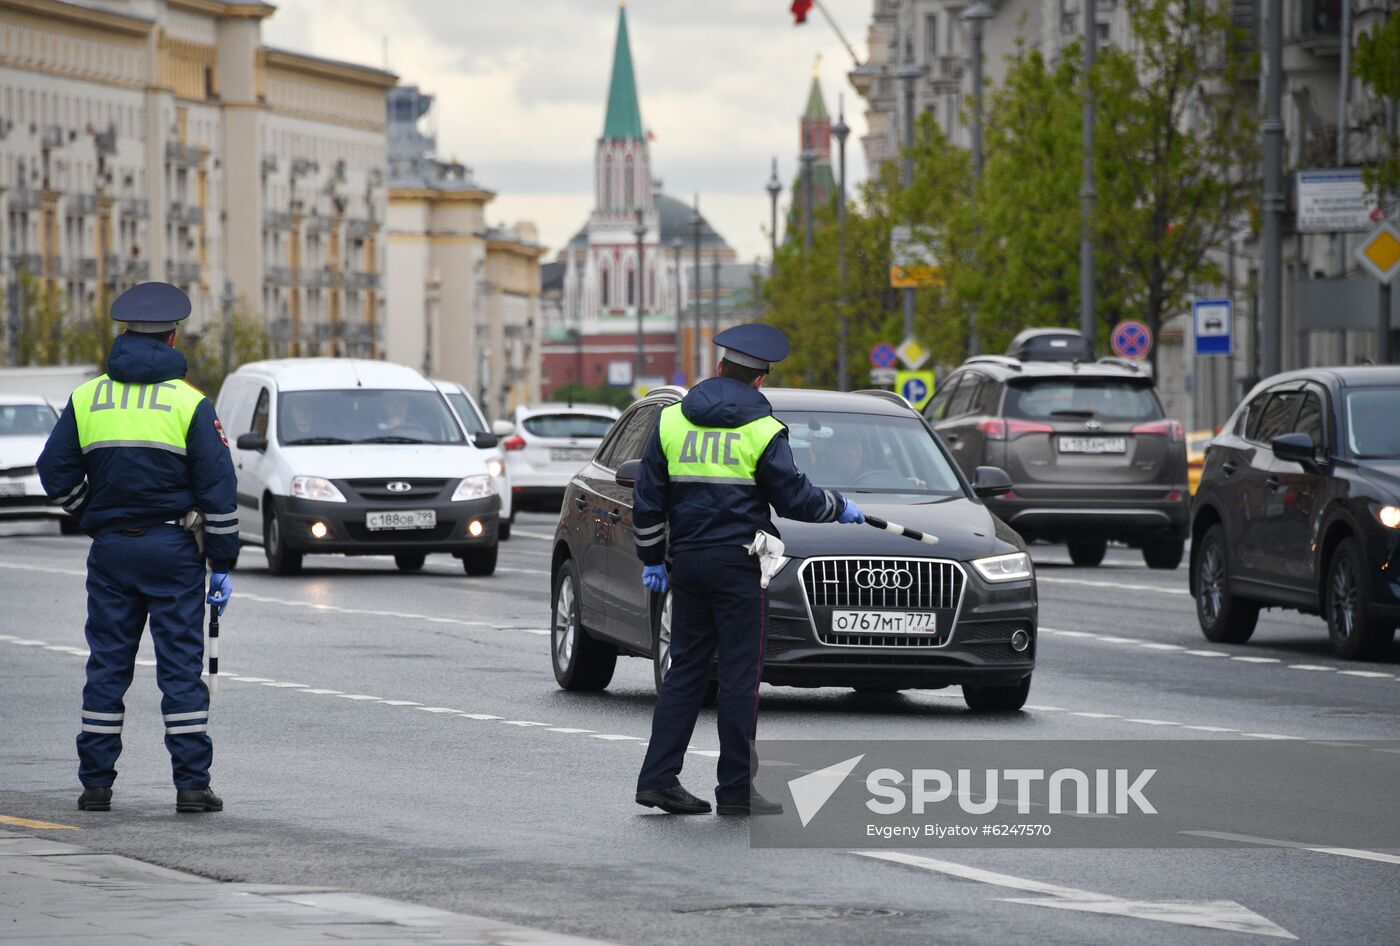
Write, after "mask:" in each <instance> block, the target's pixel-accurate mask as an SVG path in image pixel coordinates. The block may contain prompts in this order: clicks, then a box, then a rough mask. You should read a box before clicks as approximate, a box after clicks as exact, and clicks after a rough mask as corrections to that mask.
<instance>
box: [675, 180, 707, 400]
mask: <svg viewBox="0 0 1400 946" xmlns="http://www.w3.org/2000/svg"><path fill="white" fill-rule="evenodd" d="M703 223H704V220H703V219H702V218H701V216H700V195H699V194H696V195H695V210H694V212H693V213H691V215H690V232H691V234H692V235H693V236H694V238H695V283H694V285H692V286H691V289H690V291H691V297H692V299H693V300H694V308H695V376H694V377H693V378H692V379H691V383H692V384H694V383H695V382H697V381H699V380H700V227H701V224H703ZM678 318H679V316H678Z"/></svg>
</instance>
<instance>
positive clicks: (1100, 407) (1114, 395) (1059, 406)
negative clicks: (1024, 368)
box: [1006, 378, 1162, 420]
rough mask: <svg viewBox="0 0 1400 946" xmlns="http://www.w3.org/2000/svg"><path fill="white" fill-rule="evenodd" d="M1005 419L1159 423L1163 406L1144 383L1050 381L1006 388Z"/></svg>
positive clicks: (1081, 379)
mask: <svg viewBox="0 0 1400 946" xmlns="http://www.w3.org/2000/svg"><path fill="white" fill-rule="evenodd" d="M1006 416H1007V417H1017V418H1021V419H1024V420H1056V419H1058V418H1064V417H1093V418H1095V419H1097V420H1158V419H1160V418H1161V417H1162V406H1161V405H1160V404H1158V403H1157V399H1156V398H1155V397H1153V396H1152V388H1150V387H1149V386H1147V385H1145V384H1135V383H1133V382H1131V381H1119V380H1116V379H1113V378H1047V379H1045V380H1043V381H1030V382H1022V383H1018V384H1010V385H1007V388H1006Z"/></svg>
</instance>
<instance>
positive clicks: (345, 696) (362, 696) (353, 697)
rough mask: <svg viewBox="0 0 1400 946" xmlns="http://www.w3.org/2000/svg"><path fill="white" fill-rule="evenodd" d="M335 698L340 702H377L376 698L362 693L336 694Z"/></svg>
mask: <svg viewBox="0 0 1400 946" xmlns="http://www.w3.org/2000/svg"><path fill="white" fill-rule="evenodd" d="M336 696H337V697H338V698H340V699H342V700H375V701H376V702H377V701H378V700H379V697H377V696H368V695H366V694H364V693H337V694H336Z"/></svg>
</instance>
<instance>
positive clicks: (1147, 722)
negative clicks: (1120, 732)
mask: <svg viewBox="0 0 1400 946" xmlns="http://www.w3.org/2000/svg"><path fill="white" fill-rule="evenodd" d="M1126 721H1127V722H1130V723H1142V724H1143V725H1145V726H1180V725H1181V724H1180V723H1174V722H1172V721H1170V720H1166V719H1133V718H1132V717H1127V718H1126Z"/></svg>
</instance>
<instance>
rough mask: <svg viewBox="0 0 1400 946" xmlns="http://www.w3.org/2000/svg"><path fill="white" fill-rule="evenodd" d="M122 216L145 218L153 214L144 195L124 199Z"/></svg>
mask: <svg viewBox="0 0 1400 946" xmlns="http://www.w3.org/2000/svg"><path fill="white" fill-rule="evenodd" d="M121 206H122V216H123V217H134V218H136V219H138V220H145V219H146V218H147V217H149V216H150V215H151V206H150V204H149V203H148V202H147V201H146V198H144V197H127V198H124V199H123V200H122V205H121Z"/></svg>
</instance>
